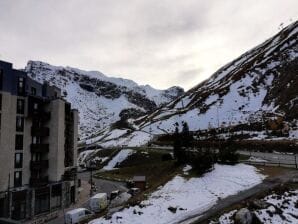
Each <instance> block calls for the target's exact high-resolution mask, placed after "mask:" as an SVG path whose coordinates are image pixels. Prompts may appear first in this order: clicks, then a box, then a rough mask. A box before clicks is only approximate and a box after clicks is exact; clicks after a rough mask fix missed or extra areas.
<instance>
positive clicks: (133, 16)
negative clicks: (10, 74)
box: [0, 0, 298, 89]
mask: <svg viewBox="0 0 298 224" xmlns="http://www.w3.org/2000/svg"><path fill="white" fill-rule="evenodd" d="M297 16H298V1H297V0H63V1H61V0H48V1H46V0H44V1H39V0H23V1H22V0H19V1H18V0H15V1H12V0H0V27H1V29H0V59H1V60H6V61H10V62H12V63H14V66H15V67H16V68H24V67H25V65H26V63H27V61H28V60H40V61H45V62H48V63H50V64H53V65H62V66H71V67H76V68H80V69H85V70H98V71H101V72H103V73H104V74H106V75H109V76H116V77H122V78H128V79H133V80H134V81H136V82H138V83H140V84H150V85H152V86H153V87H156V88H168V87H170V86H173V85H179V86H182V87H184V88H185V89H188V88H190V87H192V86H194V85H196V84H198V83H199V82H200V81H202V80H204V79H206V78H208V77H209V76H210V75H212V73H213V72H215V71H216V70H217V69H218V68H219V67H221V66H223V65H224V64H226V63H227V62H229V61H231V60H233V59H234V58H235V57H237V56H239V55H240V54H242V53H244V52H245V51H246V50H249V49H250V48H252V47H254V46H255V45H257V44H260V43H261V42H263V41H264V40H266V39H268V38H269V37H270V36H272V35H273V34H275V33H276V32H278V30H279V25H280V24H281V23H284V24H285V25H286V24H289V23H291V22H293V21H295V20H296V19H298V17H297Z"/></svg>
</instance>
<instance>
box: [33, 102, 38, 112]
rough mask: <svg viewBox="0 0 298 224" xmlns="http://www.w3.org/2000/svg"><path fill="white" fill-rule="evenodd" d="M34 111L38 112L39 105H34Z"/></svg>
mask: <svg viewBox="0 0 298 224" xmlns="http://www.w3.org/2000/svg"><path fill="white" fill-rule="evenodd" d="M33 110H34V111H38V103H34V104H33Z"/></svg>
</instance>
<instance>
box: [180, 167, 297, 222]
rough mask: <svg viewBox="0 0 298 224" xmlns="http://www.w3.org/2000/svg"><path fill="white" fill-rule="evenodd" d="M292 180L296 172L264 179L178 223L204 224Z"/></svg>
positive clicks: (290, 171)
mask: <svg viewBox="0 0 298 224" xmlns="http://www.w3.org/2000/svg"><path fill="white" fill-rule="evenodd" d="M293 178H298V170H289V171H288V172H285V173H283V174H280V175H279V176H276V177H269V178H267V179H265V180H264V181H263V182H262V183H261V184H258V185H256V186H255V187H253V188H250V189H248V190H246V191H242V192H240V193H238V194H237V195H232V196H229V197H227V198H224V199H222V200H220V201H218V202H217V204H216V205H214V206H213V207H211V208H210V209H208V211H206V212H204V213H201V214H197V215H193V216H191V217H188V218H186V219H184V220H182V221H179V223H182V224H190V223H193V224H198V223H204V222H207V221H208V219H210V218H212V217H213V216H215V215H218V214H220V212H221V211H222V210H223V209H225V208H227V207H230V206H232V205H235V204H238V203H240V202H241V201H243V200H246V199H249V198H250V197H252V196H254V195H256V194H259V193H262V192H266V191H268V190H269V189H272V188H274V187H277V186H278V185H280V184H283V183H287V182H289V181H290V180H292V179H293Z"/></svg>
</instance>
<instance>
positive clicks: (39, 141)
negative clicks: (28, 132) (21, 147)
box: [32, 136, 41, 144]
mask: <svg viewBox="0 0 298 224" xmlns="http://www.w3.org/2000/svg"><path fill="white" fill-rule="evenodd" d="M32 143H33V144H40V143H41V139H40V137H38V136H33V137H32Z"/></svg>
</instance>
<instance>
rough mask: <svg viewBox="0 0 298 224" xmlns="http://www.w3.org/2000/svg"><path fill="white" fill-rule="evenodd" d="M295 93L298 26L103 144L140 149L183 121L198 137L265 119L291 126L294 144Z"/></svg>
mask: <svg viewBox="0 0 298 224" xmlns="http://www.w3.org/2000/svg"><path fill="white" fill-rule="evenodd" d="M297 87H298V22H295V23H293V24H291V25H289V26H288V27H286V28H285V29H283V30H282V31H280V32H279V33H278V34H276V35H275V36H273V37H272V38H270V39H268V40H267V41H265V42H264V43H262V44H261V45H259V46H257V47H255V48H253V49H252V50H250V51H248V52H246V53H244V54H243V55H241V56H240V57H238V58H237V59H235V60H234V61H232V62H230V63H228V64H227V65H225V66H224V67H222V68H220V69H219V70H218V71H217V72H215V73H214V74H213V75H212V76H211V77H210V78H209V79H208V80H206V81H204V82H202V83H200V84H199V85H197V86H195V87H194V88H192V89H191V90H189V91H187V92H186V93H185V94H184V95H182V96H180V97H178V98H177V99H176V100H174V101H172V102H170V103H168V104H167V105H165V106H163V107H161V108H160V109H158V110H156V111H155V112H154V113H152V114H149V115H147V116H143V117H141V118H139V119H136V120H134V121H133V125H134V127H135V129H136V130H137V131H134V132H133V133H131V134H130V135H127V134H124V135H123V136H120V137H119V136H118V137H117V138H115V139H113V140H109V141H105V142H103V143H102V144H103V145H106V146H110V145H121V144H129V145H134V144H135V145H141V144H144V143H146V142H147V141H149V140H150V139H151V138H152V137H153V135H159V134H167V133H172V132H174V130H175V124H181V123H182V122H183V121H185V122H187V123H188V125H189V128H190V130H192V131H198V130H210V129H212V128H219V127H221V128H225V127H235V126H240V127H245V125H247V124H252V123H257V122H259V123H262V122H263V125H265V122H264V119H266V121H268V120H270V119H277V118H281V119H282V120H284V121H285V122H286V123H287V125H289V126H290V127H288V128H289V129H290V131H289V132H290V133H289V137H293V138H298V130H297V126H298V122H297V121H298V88H297ZM261 125H262V124H261ZM246 128H247V126H246ZM249 128H250V129H251V126H249V127H248V129H249ZM242 130H243V129H242ZM114 132H116V131H114ZM151 134H152V135H151Z"/></svg>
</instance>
